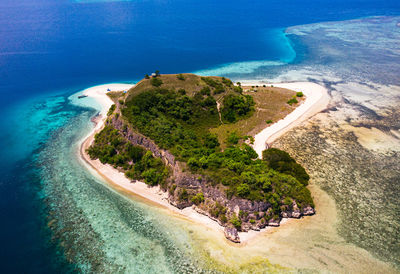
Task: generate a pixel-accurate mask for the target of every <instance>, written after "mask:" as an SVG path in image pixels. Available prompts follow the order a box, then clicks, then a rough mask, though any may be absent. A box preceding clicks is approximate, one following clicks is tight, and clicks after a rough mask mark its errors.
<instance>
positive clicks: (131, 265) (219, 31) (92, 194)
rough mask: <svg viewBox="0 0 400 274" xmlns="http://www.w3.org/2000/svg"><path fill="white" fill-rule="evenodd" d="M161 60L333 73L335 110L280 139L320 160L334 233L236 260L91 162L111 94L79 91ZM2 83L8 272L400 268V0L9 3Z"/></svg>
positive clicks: (2, 237) (162, 66)
mask: <svg viewBox="0 0 400 274" xmlns="http://www.w3.org/2000/svg"><path fill="white" fill-rule="evenodd" d="M155 70H160V72H161V73H181V72H196V73H200V74H204V75H221V76H226V77H230V78H232V79H234V80H242V79H259V80H264V79H265V80H267V81H269V82H273V81H314V82H317V83H320V84H323V85H325V86H326V87H327V88H328V89H329V93H330V95H331V96H332V102H331V105H330V107H329V109H328V110H326V111H324V112H323V113H321V114H319V115H317V116H316V117H313V119H311V120H310V121H309V122H308V123H307V124H305V125H304V126H303V127H301V128H299V129H296V130H294V131H291V132H289V133H288V134H287V135H286V136H284V138H282V140H279V142H277V144H276V145H277V146H279V147H282V148H285V149H286V150H288V151H290V152H291V153H292V154H293V155H295V157H296V159H298V160H299V161H300V162H302V163H303V164H304V165H305V166H306V167H307V169H308V170H309V171H310V174H311V176H312V180H313V183H312V187H313V188H315V189H316V190H315V193H320V194H321V196H320V197H325V199H324V200H323V199H321V200H323V201H321V210H320V212H321V214H320V216H327V215H329V214H330V216H336V215H337V217H335V218H334V220H333V221H332V220H331V221H332V223H329V222H328V221H326V220H325V221H326V222H327V223H329V229H325V230H324V229H323V226H321V224H310V226H309V227H306V228H305V229H306V230H307V229H308V230H307V231H308V232H309V234H308V235H302V234H301V233H300V234H301V235H300V234H299V233H297V234H296V237H294V236H293V235H294V234H293V233H292V232H290V233H292V234H290V233H289V232H287V233H289V234H285V235H286V236H288V237H286V238H284V237H282V238H279V235H278V236H274V237H277V238H276V241H277V248H276V249H274V250H275V251H276V252H275V253H274V252H272V251H268V252H266V251H265V250H262V249H261V248H258V249H256V248H254V249H249V250H250V251H249V252H254V254H256V255H257V256H258V257H257V259H254V260H253V259H248V258H244V257H235V256H239V255H237V254H239V253H240V252H241V251H240V250H237V249H235V248H233V247H225V246H223V245H224V243H219V242H218V240H216V241H215V242H214V243H210V242H209V241H210V240H209V239H212V238H208V236H207V237H206V236H205V235H208V234H207V233H208V232H202V231H197V230H198V228H197V227H196V226H194V225H192V224H187V222H186V221H184V220H180V219H179V218H178V217H176V216H169V215H168V214H166V212H164V211H163V210H162V209H159V208H155V207H154V206H150V205H147V204H146V203H144V202H143V201H141V200H138V199H137V198H134V197H126V195H122V194H121V193H118V192H116V191H114V190H112V189H110V188H109V187H108V186H107V185H106V183H105V182H103V181H102V180H101V178H98V177H97V176H96V175H95V174H93V173H92V172H91V171H90V170H89V169H88V168H87V167H86V166H85V165H84V164H83V163H82V162H81V161H80V160H79V159H78V158H79V157H78V154H77V153H78V147H79V141H80V140H82V138H84V137H85V136H86V135H87V134H88V132H90V130H91V128H92V126H93V125H92V123H91V122H90V118H91V117H92V116H93V115H95V114H96V113H97V112H98V108H99V106H98V105H96V103H95V102H92V101H91V100H90V98H86V99H82V100H86V101H85V105H82V103H81V102H80V101H79V100H77V99H76V95H75V94H76V93H77V92H79V91H81V90H82V89H84V88H87V87H90V86H94V85H98V84H105V83H112V82H123V83H135V82H136V81H138V80H140V79H141V78H142V77H143V75H144V74H146V73H147V74H149V73H151V72H153V71H155ZM0 93H1V100H0V115H1V117H2V119H0V147H1V153H0V219H1V225H0V242H1V247H0V263H1V268H0V269H1V272H2V273H26V272H29V273H55V272H107V273H111V272H112V273H116V272H129V273H170V272H172V273H174V272H175V273H177V272H178V273H195V272H199V273H200V272H206V271H223V272H225V271H226V272H229V271H231V272H246V271H247V272H252V271H256V270H260V269H263V270H265V269H270V270H283V271H287V270H290V269H294V270H317V271H318V270H326V269H327V270H330V271H334V272H335V271H345V272H348V271H350V272H352V271H353V272H358V271H357V270H359V268H357V266H358V267H360V265H363V264H365V265H367V266H368V265H374V264H375V263H376V264H378V263H379V264H382V266H384V267H387V269H386V268H384V270H385V271H387V272H396V271H397V272H398V271H400V260H399V258H400V217H399V214H398V213H399V212H400V207H399V204H398V197H400V162H399V161H398V159H399V157H400V155H399V154H400V141H399V140H400V107H399V106H400V104H399V103H400V3H399V1H398V0H385V1H382V0H346V1H344V0H338V1H328V0H320V1H311V0H302V1H300V0H291V1H282V0H279V1H278V0H271V1H250V2H248V1H236V0H231V1H225V0H223V1H211V0H206V1H182V0H178V1H153V0H141V1H90V0H88V1H72V0H70V1H64V0H60V1H50V0H38V1H29V0H22V1H11V0H2V1H1V2H0ZM299 140H303V141H299ZM313 193H314V192H313ZM328 201H329V202H328ZM328 205H329V206H328ZM333 208H334V210H333ZM317 211H318V208H317ZM322 213H326V215H324V214H322ZM328 213H329V214H328ZM316 216H318V214H317V215H316ZM312 218H314V217H312ZM312 218H309V219H312ZM316 218H317V217H316ZM314 220H315V219H314ZM310 222H311V221H310ZM330 224H332V225H330ZM330 229H331V230H332V231H331V230H330ZM323 230H324V231H323ZM282 231H284V229H282ZM327 231H329V235H328V234H324V233H328V232H327ZM277 234H279V233H277ZM291 236H293V237H291ZM210 237H213V236H212V235H211V236H210ZM289 238H290V239H293V242H292V243H291V244H290V243H286V242H285V240H284V239H289ZM279 241H280V242H281V243H285V244H286V245H285V248H283V247H282V246H278V242H279ZM296 243H298V245H297V247H296ZM306 243H309V245H306ZM299 247H301V248H302V250H299ZM296 248H297V249H296ZM288 250H293V252H294V251H296V252H297V253H295V252H294V253H293V254H291V253H290V252H289V251H288ZM247 251H248V250H247ZM247 251H246V252H247ZM288 252H289V253H288ZM233 254H236V255H233ZM252 254H253V253H252ZM288 254H289V255H290V256H291V257H285V256H289V255H288ZM299 254H305V255H304V256H306V257H305V258H303V257H302V256H300V255H299ZM321 254H323V255H321ZM278 255H279V256H278ZM296 257H297V258H298V259H299V261H296V259H295V258H296ZM345 257H347V258H345ZM260 258H261V259H260ZM288 258H290V260H289V259H288ZM349 258H351V260H353V262H350V261H349ZM300 259H301V262H300ZM289 261H291V263H289ZM236 262H237V264H238V265H235V263H236Z"/></svg>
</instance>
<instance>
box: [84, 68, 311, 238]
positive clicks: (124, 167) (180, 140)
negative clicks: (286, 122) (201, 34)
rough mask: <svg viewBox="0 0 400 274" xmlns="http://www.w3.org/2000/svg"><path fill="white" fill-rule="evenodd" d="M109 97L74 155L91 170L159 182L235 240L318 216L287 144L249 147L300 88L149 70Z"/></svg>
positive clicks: (290, 106)
mask: <svg viewBox="0 0 400 274" xmlns="http://www.w3.org/2000/svg"><path fill="white" fill-rule="evenodd" d="M104 94H105V93H104ZM107 96H108V97H109V98H110V99H111V100H112V102H113V104H112V105H111V107H110V108H109V109H108V112H107V115H106V117H103V122H102V123H99V126H98V127H97V129H96V133H95V135H94V134H92V135H91V137H89V138H87V140H86V141H85V142H84V143H83V145H82V151H81V152H82V155H83V158H84V159H85V160H86V161H87V162H88V163H89V164H90V165H91V166H92V167H94V168H95V169H97V170H98V171H99V170H100V169H101V167H102V166H108V168H109V170H108V172H109V173H110V172H114V171H115V172H118V173H123V174H124V176H125V177H126V179H128V180H129V183H130V184H131V185H132V187H130V189H133V191H134V192H135V185H137V184H140V183H141V184H143V183H145V184H146V186H148V188H155V189H158V190H159V191H161V192H163V193H164V199H165V200H167V201H168V203H169V204H170V205H173V206H174V207H176V208H177V209H185V208H191V209H193V210H194V211H196V212H197V213H200V214H203V215H206V216H208V217H209V218H211V219H212V220H214V221H216V222H218V224H219V225H220V226H222V227H224V233H225V236H226V238H227V239H229V240H230V241H232V242H236V243H239V242H240V241H241V239H240V237H239V233H238V232H247V231H249V230H256V231H259V230H261V229H263V228H265V227H267V226H274V227H276V226H279V225H280V222H281V220H282V218H301V217H302V216H307V215H313V214H315V209H314V202H313V199H312V197H311V193H310V191H309V190H308V189H307V185H308V181H309V179H310V177H309V175H308V174H307V172H306V170H305V169H304V168H303V167H302V166H301V165H300V164H298V163H297V162H296V161H295V160H294V159H293V158H292V157H291V156H290V155H289V154H288V153H286V152H285V151H281V150H279V149H276V148H266V149H265V150H263V151H262V153H257V152H256V151H258V150H259V149H256V150H255V148H254V142H255V136H256V134H258V133H260V132H261V131H262V130H263V129H266V128H268V127H270V126H272V125H273V124H274V123H276V122H277V121H281V120H282V119H284V118H285V117H287V116H288V114H290V113H291V112H293V111H294V110H295V109H296V108H297V107H298V106H300V105H302V104H303V103H304V102H305V100H306V96H305V95H304V94H303V93H302V92H296V91H293V90H289V89H285V88H280V87H274V86H271V85H269V86H267V85H252V86H245V85H243V86H242V85H241V84H240V83H236V84H234V83H233V82H232V81H231V80H230V79H227V78H224V77H216V76H208V77H202V76H198V75H195V74H169V75H161V74H159V73H158V72H156V73H154V74H152V75H151V76H148V75H146V76H145V78H144V79H143V80H141V81H140V82H139V83H137V84H136V85H135V86H133V87H131V88H130V89H129V90H127V91H123V90H121V91H110V92H108V93H107ZM265 143H266V140H264V141H263V142H262V145H263V147H265ZM110 169H111V171H110ZM112 170H114V171H112ZM100 173H102V172H101V171H100ZM103 173H107V171H103ZM108 177H112V176H108ZM114 181H116V180H114ZM114 183H117V184H118V182H114ZM142 190H143V187H142ZM137 192H140V189H138V190H137ZM143 196H145V195H143ZM153 197H155V195H153Z"/></svg>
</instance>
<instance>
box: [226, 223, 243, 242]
mask: <svg viewBox="0 0 400 274" xmlns="http://www.w3.org/2000/svg"><path fill="white" fill-rule="evenodd" d="M224 234H225V237H226V238H227V239H228V240H229V241H232V242H234V243H240V238H239V234H238V231H237V229H236V228H234V227H225V230H224Z"/></svg>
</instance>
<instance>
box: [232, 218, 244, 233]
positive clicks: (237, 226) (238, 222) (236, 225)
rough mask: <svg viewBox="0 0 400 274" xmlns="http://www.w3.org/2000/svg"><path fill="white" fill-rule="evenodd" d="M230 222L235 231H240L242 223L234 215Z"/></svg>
mask: <svg viewBox="0 0 400 274" xmlns="http://www.w3.org/2000/svg"><path fill="white" fill-rule="evenodd" d="M230 222H231V224H232V225H233V226H234V227H235V228H236V229H237V230H240V229H241V227H242V221H241V220H239V218H238V217H237V216H236V215H234V216H233V217H232V218H231V220H230Z"/></svg>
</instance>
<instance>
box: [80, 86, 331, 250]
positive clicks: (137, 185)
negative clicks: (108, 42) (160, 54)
mask: <svg viewBox="0 0 400 274" xmlns="http://www.w3.org/2000/svg"><path fill="white" fill-rule="evenodd" d="M251 83H254V82H251ZM251 83H249V85H251ZM257 84H259V83H257ZM257 84H255V85H257ZM297 84H300V87H298V88H297V89H298V90H296V89H295V87H296V85H297ZM309 84H312V85H313V86H314V85H315V86H314V89H310V90H307V91H306V89H305V88H306V87H307V85H309ZM246 85H247V82H246ZM132 86H133V85H127V84H106V85H100V86H94V87H91V88H88V89H85V90H84V91H82V94H84V95H87V96H88V97H90V98H94V99H95V100H96V102H97V103H99V104H100V105H101V108H102V109H101V111H100V113H99V114H98V116H97V117H96V119H95V121H93V122H94V123H95V126H94V128H93V129H92V131H91V132H90V133H89V134H88V135H87V136H86V137H84V138H83V139H82V141H80V142H81V143H80V145H79V156H80V157H79V158H81V160H82V162H83V163H84V164H85V165H87V167H88V168H89V170H91V171H93V172H95V173H96V174H98V175H99V176H100V177H102V178H103V179H105V181H106V182H107V183H108V184H109V185H110V186H111V187H112V188H114V189H115V190H117V191H119V192H123V193H124V194H128V196H134V197H136V198H140V199H143V200H145V202H146V203H149V202H150V203H151V204H153V205H156V206H159V207H161V208H164V209H166V210H168V211H169V212H171V213H173V214H174V215H176V216H179V217H183V218H184V219H186V220H188V221H191V222H195V223H197V224H201V225H204V226H206V227H208V228H211V229H213V230H216V231H218V232H219V233H221V236H223V238H225V237H224V227H223V226H221V225H219V224H218V223H217V222H216V221H214V220H212V219H211V218H209V217H208V216H206V215H203V214H201V213H199V212H197V211H196V210H195V209H194V208H192V207H187V208H184V209H182V210H181V209H178V208H176V207H174V206H173V205H171V204H170V203H169V202H168V195H167V193H166V192H163V191H162V190H161V189H160V187H159V186H155V187H149V186H148V185H147V184H145V183H144V182H139V181H136V182H134V183H133V182H131V180H129V179H128V178H126V177H125V174H124V173H123V172H120V171H118V170H116V169H114V168H113V167H112V166H110V165H109V164H102V163H101V162H100V160H98V159H96V160H92V159H90V157H89V155H88V154H87V153H86V149H87V148H88V147H89V146H90V145H91V143H92V142H93V140H94V135H95V134H96V133H97V132H99V131H100V130H101V129H102V127H103V126H104V121H105V119H106V117H107V116H106V113H107V111H108V109H109V108H110V107H111V105H112V104H113V102H112V100H111V99H110V98H109V97H108V96H107V95H106V93H107V89H110V90H111V91H121V90H126V89H129V88H130V87H132ZM274 86H277V87H283V88H288V89H292V90H295V91H300V89H301V91H302V92H303V93H304V95H305V96H306V100H305V101H304V102H303V103H302V104H300V105H299V106H298V107H297V108H296V109H295V110H294V111H292V112H291V113H290V114H289V115H287V116H286V117H285V118H284V119H282V120H280V121H278V122H276V123H274V124H273V125H271V126H269V127H267V128H265V129H264V130H262V131H261V132H260V133H258V134H257V135H256V136H255V137H256V138H257V139H256V138H255V142H254V149H255V150H256V152H257V153H258V155H259V157H260V156H261V152H262V150H264V149H265V144H266V143H267V142H268V141H270V140H271V139H272V138H273V140H275V139H277V138H278V137H279V136H281V135H282V134H284V133H285V132H286V131H288V130H289V129H291V128H293V127H295V126H297V125H298V124H300V123H301V122H303V121H304V120H306V119H307V118H308V117H310V116H312V115H314V114H316V113H318V112H320V111H322V110H323V109H325V108H326V106H327V102H328V101H329V96H328V95H327V91H326V89H325V88H324V87H322V86H320V85H317V84H314V83H308V82H298V83H280V84H274ZM316 90H317V91H316ZM323 91H325V95H326V97H325V98H324V92H323ZM317 92H318V94H317V95H318V96H317V95H316V93H317ZM313 93H314V95H313ZM311 99H312V100H311ZM325 102H326V104H325ZM303 105H305V107H303V108H302V109H301V111H297V112H296V114H295V115H292V116H291V114H292V113H294V112H295V111H296V110H297V109H299V108H300V107H301V106H303ZM289 116H290V119H286V118H287V117H289ZM288 122H289V123H288ZM276 124H279V126H278V127H276V126H275V127H274V128H273V126H274V125H276ZM271 128H272V130H271ZM268 129H269V130H268ZM271 133H272V134H271ZM257 136H258V137H257ZM271 137H272V138H271ZM262 138H264V139H262ZM256 140H258V142H257V143H256ZM263 140H265V141H263ZM263 146H264V148H263V149H262V147H263ZM256 148H257V149H256ZM260 149H261V151H260ZM289 222H290V220H289V219H287V218H283V219H282V220H281V222H280V226H283V225H285V224H287V223H289ZM272 229H274V227H269V226H267V227H266V228H264V229H261V230H260V231H253V230H249V231H248V232H239V233H238V234H239V237H240V244H239V245H246V244H247V243H248V242H249V241H250V240H253V239H254V238H256V237H257V236H260V235H263V234H264V233H263V232H266V231H268V230H272ZM226 241H229V240H227V239H226Z"/></svg>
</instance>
